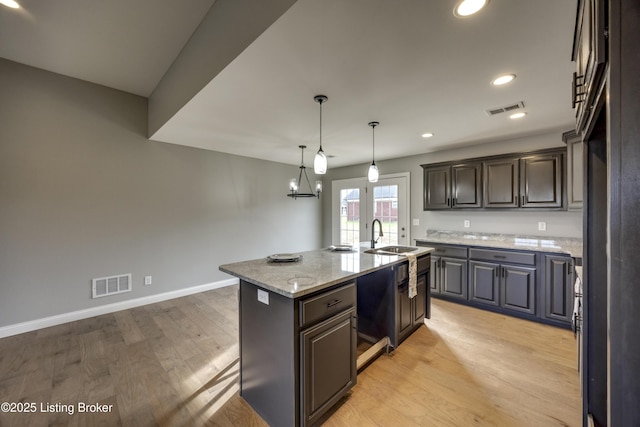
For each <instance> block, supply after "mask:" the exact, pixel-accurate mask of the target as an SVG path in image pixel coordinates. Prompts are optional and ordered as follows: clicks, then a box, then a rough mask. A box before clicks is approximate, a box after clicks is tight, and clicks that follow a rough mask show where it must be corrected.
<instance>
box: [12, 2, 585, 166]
mask: <svg viewBox="0 0 640 427" xmlns="http://www.w3.org/2000/svg"><path fill="white" fill-rule="evenodd" d="M213 1H214V0H189V2H188V5H189V7H188V8H184V7H182V8H181V6H184V4H186V3H184V2H176V1H175V0H135V1H124V0H109V1H97V0H95V1H89V0H56V1H43V0H22V2H21V4H22V5H23V6H24V9H23V10H22V11H20V12H18V13H16V12H14V11H12V10H9V9H7V8H4V7H2V6H0V41H1V43H0V57H4V58H7V59H11V60H14V61H17V62H22V63H25V64H28V65H32V66H35V67H39V68H43V69H46V70H51V71H54V72H57V73H61V74H65V75H69V76H72V77H77V78H80V79H83V80H88V81H92V82H96V83H99V84H103V85H106V86H110V87H114V88H117V89H121V90H124V91H128V92H131V93H135V94H139V95H142V96H148V95H149V94H151V92H152V91H153V88H154V87H155V85H156V84H157V83H158V82H159V81H160V79H161V78H162V75H163V74H164V72H165V71H166V70H167V69H168V67H169V66H170V65H171V62H172V61H173V59H174V58H175V57H176V56H177V54H178V53H179V51H180V49H181V47H182V46H183V45H184V44H185V43H186V42H187V41H188V38H189V36H190V35H191V33H192V32H193V30H194V29H195V28H196V27H197V25H198V23H199V22H200V20H201V19H202V17H203V16H204V15H205V14H206V12H207V11H208V9H209V7H210V6H211V5H212V4H213ZM456 3H457V0H395V1H392V0H298V1H297V2H296V3H295V4H294V5H293V6H292V7H291V8H290V9H289V10H288V11H287V12H285V14H284V15H283V16H282V17H281V18H280V19H279V20H277V21H276V22H275V23H274V24H273V25H272V26H271V27H270V28H269V29H267V30H266V31H265V32H264V33H263V34H262V35H261V36H260V37H259V38H258V39H257V40H255V41H254V42H253V43H252V44H251V45H250V46H249V47H248V48H247V49H246V50H245V51H244V52H243V53H242V54H240V55H239V56H238V57H237V58H236V59H235V60H234V61H233V62H231V63H230V64H229V65H228V66H227V67H226V68H225V69H224V70H223V71H222V72H221V73H219V74H218V75H217V76H216V77H215V78H214V79H213V80H212V81H211V82H210V83H209V84H208V85H207V86H206V87H204V88H203V89H202V90H201V91H200V93H199V94H198V95H196V96H195V97H194V98H193V99H192V100H191V101H190V102H188V103H187V104H186V105H185V106H184V107H183V108H182V109H181V110H180V111H179V112H178V113H177V114H176V115H175V116H174V117H173V118H171V119H170V120H169V121H168V122H167V123H166V124H165V125H164V126H163V127H162V128H161V129H160V130H159V131H158V132H156V133H155V134H154V135H152V139H154V140H158V141H165V142H171V143H176V144H183V145H189V146H194V147H200V148H206V149H211V150H216V151H221V152H228V153H233V154H239V155H244V156H249V157H256V158H261V159H266V160H273V161H279V162H284V163H290V164H298V163H299V162H300V151H299V149H298V148H297V146H298V145H300V144H306V145H308V146H309V148H310V149H309V150H307V153H306V154H307V155H306V157H305V162H306V163H307V164H308V165H310V164H311V163H312V157H313V152H315V151H316V150H317V148H318V140H319V106H318V104H317V103H315V102H314V101H313V96H314V95H316V94H324V95H327V96H328V97H329V100H328V102H327V103H326V104H324V105H323V132H322V134H323V148H324V150H325V152H327V154H329V155H332V156H334V157H333V158H331V159H330V160H329V167H330V168H331V167H336V166H344V165H351V164H358V163H363V162H369V161H371V128H370V127H369V126H367V123H368V122H370V121H373V120H376V121H379V122H380V126H379V127H377V128H376V131H375V132H376V160H384V159H388V158H395V157H402V156H408V155H414V154H420V153H425V152H431V151H437V150H442V149H447V148H451V147H456V146H458V147H459V146H465V145H474V144H479V143H484V142H490V141H495V140H504V139H510V138H517V137H521V136H527V135H531V134H536V133H546V132H555V131H557V132H558V140H559V139H560V133H561V132H562V131H564V130H568V129H570V128H571V127H572V123H573V120H574V112H573V110H572V109H571V104H570V82H571V80H570V78H571V73H572V70H573V64H572V63H571V61H570V54H571V43H572V37H573V25H574V22H575V10H576V0H535V1H531V0H491V1H490V3H489V5H488V7H487V8H486V9H485V10H483V11H482V12H481V13H480V14H478V15H476V16H474V17H470V18H466V19H459V18H456V17H454V15H453V12H452V11H453V7H454V6H455V4H456ZM187 9H188V10H187ZM507 72H510V73H515V74H517V78H516V80H515V81H514V82H513V83H511V84H510V85H508V86H505V87H493V86H491V85H490V84H489V82H490V80H491V79H492V78H494V77H495V76H497V75H498V74H501V73H507ZM519 101H523V102H524V103H525V110H526V111H527V113H528V114H527V116H526V117H525V118H524V119H521V120H518V121H515V120H510V119H509V118H508V117H507V116H508V115H507V114H503V115H498V116H493V117H489V116H488V115H487V114H486V113H485V110H486V109H489V108H493V107H498V106H502V105H506V104H512V103H516V102H519ZM427 131H430V132H433V133H434V134H435V136H434V137H433V138H431V139H423V138H421V136H420V135H421V134H422V133H424V132H427Z"/></svg>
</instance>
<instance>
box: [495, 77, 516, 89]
mask: <svg viewBox="0 0 640 427" xmlns="http://www.w3.org/2000/svg"><path fill="white" fill-rule="evenodd" d="M515 78H516V75H515V74H503V75H501V76H498V77H496V78H495V79H493V80H492V81H491V84H492V85H494V86H500V85H504V84H507V83H509V82H511V81H513V79H515Z"/></svg>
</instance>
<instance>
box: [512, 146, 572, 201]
mask: <svg viewBox="0 0 640 427" xmlns="http://www.w3.org/2000/svg"><path fill="white" fill-rule="evenodd" d="M562 158H563V156H562V154H560V153H557V154H549V155H544V156H531V157H524V158H522V159H521V160H520V186H521V188H520V194H521V195H522V200H521V207H523V208H559V207H561V206H562V176H563V175H562Z"/></svg>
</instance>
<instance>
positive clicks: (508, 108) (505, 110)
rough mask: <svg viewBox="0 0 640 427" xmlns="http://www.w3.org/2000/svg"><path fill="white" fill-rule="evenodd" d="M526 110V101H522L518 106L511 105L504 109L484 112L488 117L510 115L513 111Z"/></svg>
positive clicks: (490, 109)
mask: <svg viewBox="0 0 640 427" xmlns="http://www.w3.org/2000/svg"><path fill="white" fill-rule="evenodd" d="M523 108H524V101H520V102H518V103H516V104H509V105H505V106H503V107H496V108H489V109H488V110H484V111H485V112H486V113H487V116H489V117H491V116H495V115H496V114H502V113H510V112H512V111H517V110H522V109H523Z"/></svg>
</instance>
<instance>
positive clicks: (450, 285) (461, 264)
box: [440, 257, 467, 299]
mask: <svg viewBox="0 0 640 427" xmlns="http://www.w3.org/2000/svg"><path fill="white" fill-rule="evenodd" d="M440 269H441V273H440V274H441V276H440V277H441V280H442V281H441V282H440V289H441V292H442V294H443V295H447V296H450V297H455V298H462V299H467V260H466V259H458V258H446V257H442V258H441V262H440Z"/></svg>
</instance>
